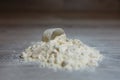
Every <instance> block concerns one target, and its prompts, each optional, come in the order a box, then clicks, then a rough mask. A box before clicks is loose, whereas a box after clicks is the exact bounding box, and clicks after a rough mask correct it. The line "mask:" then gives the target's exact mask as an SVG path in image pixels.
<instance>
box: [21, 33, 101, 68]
mask: <svg viewBox="0 0 120 80" xmlns="http://www.w3.org/2000/svg"><path fill="white" fill-rule="evenodd" d="M22 57H23V58H24V59H25V60H27V61H39V62H40V63H41V65H43V66H44V67H49V68H54V69H68V70H79V69H85V68H87V67H96V66H98V62H99V61H101V60H102V57H103V56H102V55H101V54H100V53H99V51H98V50H95V49H93V48H91V47H89V46H87V45H85V44H83V43H82V42H81V41H80V40H78V39H69V38H67V37H66V34H65V33H63V34H61V35H59V36H56V37H55V38H54V39H51V40H49V41H47V42H46V41H41V42H36V43H35V44H34V45H32V46H29V47H28V48H27V49H25V51H24V52H23V53H22Z"/></svg>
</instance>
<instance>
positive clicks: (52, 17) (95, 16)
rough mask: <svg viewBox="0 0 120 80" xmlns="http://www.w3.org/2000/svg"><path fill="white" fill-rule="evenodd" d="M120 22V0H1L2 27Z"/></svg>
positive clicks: (0, 19) (0, 16)
mask: <svg viewBox="0 0 120 80" xmlns="http://www.w3.org/2000/svg"><path fill="white" fill-rule="evenodd" d="M119 19H120V0H0V24H71V23H73V24H81V23H84V21H88V23H90V21H92V20H94V21H96V20H97V21H98V20H99V21H103V22H104V20H108V21H119ZM118 23H119V22H118Z"/></svg>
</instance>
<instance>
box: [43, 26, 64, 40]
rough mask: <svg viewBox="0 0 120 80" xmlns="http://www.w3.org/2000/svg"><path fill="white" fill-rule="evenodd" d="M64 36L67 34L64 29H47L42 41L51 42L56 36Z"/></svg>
mask: <svg viewBox="0 0 120 80" xmlns="http://www.w3.org/2000/svg"><path fill="white" fill-rule="evenodd" d="M62 34H65V32H64V30H63V29H62V28H51V29H47V30H45V31H44V33H43V36H42V41H44V42H49V41H50V40H53V39H54V38H55V37H56V36H60V35H62Z"/></svg>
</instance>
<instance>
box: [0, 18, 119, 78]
mask: <svg viewBox="0 0 120 80" xmlns="http://www.w3.org/2000/svg"><path fill="white" fill-rule="evenodd" d="M74 22H76V21H73V22H72V21H71V22H69V21H66V24H64V23H65V22H64V23H63V24H60V23H59V24H57V23H56V24H37V25H35V24H34V25H33V24H32V25H26V24H24V25H23V24H19V25H18V24H11V25H7V24H6V25H0V80H56V79H57V80H119V79H120V23H119V21H117V22H116V21H115V22H113V23H111V21H102V22H101V21H97V23H96V21H92V23H90V21H84V24H80V23H82V22H81V20H78V22H77V23H78V24H77V23H74ZM88 22H89V23H88ZM67 23H69V24H67ZM50 27H61V28H63V29H64V30H65V32H66V34H67V36H68V37H69V38H77V39H80V40H81V41H83V42H84V43H85V44H87V45H89V46H92V47H95V48H97V49H98V50H100V52H101V54H103V55H104V56H105V58H104V60H103V61H102V62H101V63H100V65H99V67H97V68H96V69H95V70H94V71H93V70H91V71H73V72H66V71H57V72H55V71H53V70H52V69H47V68H39V65H37V64H33V63H29V64H25V63H22V62H20V58H19V55H20V54H21V52H22V51H23V50H24V49H25V48H27V47H28V46H29V45H32V44H33V43H34V42H37V41H40V40H41V35H42V33H43V31H44V30H45V29H47V28H50Z"/></svg>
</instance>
